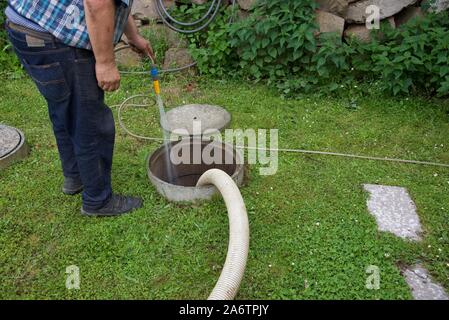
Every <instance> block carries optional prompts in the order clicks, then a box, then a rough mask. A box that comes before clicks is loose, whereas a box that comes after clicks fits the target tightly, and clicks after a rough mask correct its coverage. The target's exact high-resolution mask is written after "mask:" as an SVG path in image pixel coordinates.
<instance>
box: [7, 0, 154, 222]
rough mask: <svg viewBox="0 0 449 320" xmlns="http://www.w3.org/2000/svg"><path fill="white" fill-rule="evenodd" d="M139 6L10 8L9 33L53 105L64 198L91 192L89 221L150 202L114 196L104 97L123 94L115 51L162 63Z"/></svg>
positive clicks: (45, 0) (93, 3) (125, 0)
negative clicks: (135, 11) (119, 46)
mask: <svg viewBox="0 0 449 320" xmlns="http://www.w3.org/2000/svg"><path fill="white" fill-rule="evenodd" d="M132 1H133V0H8V8H7V9H6V11H5V13H6V16H7V23H6V29H7V32H8V36H9V39H10V41H11V43H12V45H13V47H14V49H15V52H16V54H17V56H18V57H19V59H20V61H21V63H22V64H23V66H24V69H25V70H26V71H27V73H28V74H29V75H30V76H31V78H32V79H33V80H34V82H35V83H36V86H37V88H38V89H39V91H40V93H41V94H42V95H43V96H44V97H45V99H46V101H47V104H48V111H49V116H50V119H51V122H52V124H53V131H54V134H55V137H56V142H57V145H58V150H59V155H60V159H61V163H62V170H63V174H64V185H63V188H62V190H63V192H64V193H65V194H68V195H74V194H77V193H80V192H81V191H83V194H82V199H83V205H82V207H81V213H82V214H85V215H89V216H116V215H120V214H123V213H126V212H130V211H132V210H134V209H137V208H140V207H141V206H142V200H141V199H140V198H135V197H126V196H122V195H117V194H113V193H112V188H111V166H112V155H113V149H114V137H115V125H114V118H113V116H112V112H111V110H110V109H109V108H108V107H107V106H106V105H105V103H104V91H115V90H117V89H118V88H119V86H120V74H119V71H118V69H117V66H116V64H115V59H114V45H115V44H116V43H117V42H118V41H119V40H120V38H121V36H122V33H125V34H126V36H127V38H128V40H129V42H130V44H131V45H132V46H133V47H134V48H135V49H136V50H137V51H139V52H141V53H143V54H146V55H148V56H151V57H152V58H153V59H154V54H153V50H152V48H151V45H150V43H149V42H148V41H146V40H145V39H144V38H142V37H141V36H140V35H139V34H138V30H137V28H136V25H135V24H134V20H133V19H132V17H131V15H130V10H131V6H132Z"/></svg>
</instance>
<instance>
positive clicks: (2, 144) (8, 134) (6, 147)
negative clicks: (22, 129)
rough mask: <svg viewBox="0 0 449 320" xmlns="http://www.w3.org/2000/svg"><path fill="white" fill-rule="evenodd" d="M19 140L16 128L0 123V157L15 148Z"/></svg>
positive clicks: (20, 139)
mask: <svg viewBox="0 0 449 320" xmlns="http://www.w3.org/2000/svg"><path fill="white" fill-rule="evenodd" d="M21 141H22V138H21V135H20V133H19V132H18V131H17V130H16V129H14V128H12V127H8V126H5V125H2V124H0V158H3V157H6V156H7V155H8V154H10V153H11V152H13V151H14V150H15V149H17V147H18V146H19V144H20V142H21Z"/></svg>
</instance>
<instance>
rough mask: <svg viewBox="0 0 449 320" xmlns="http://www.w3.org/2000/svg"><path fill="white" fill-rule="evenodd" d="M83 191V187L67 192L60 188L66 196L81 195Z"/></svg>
mask: <svg viewBox="0 0 449 320" xmlns="http://www.w3.org/2000/svg"><path fill="white" fill-rule="evenodd" d="M81 191H83V187H81V188H79V189H76V190H68V189H65V188H62V193H64V194H65V195H67V196H74V195H75V194H78V193H81Z"/></svg>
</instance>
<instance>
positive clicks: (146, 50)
mask: <svg viewBox="0 0 449 320" xmlns="http://www.w3.org/2000/svg"><path fill="white" fill-rule="evenodd" d="M124 31H125V35H126V38H128V42H129V44H130V45H131V46H132V47H133V48H134V49H137V50H136V51H138V52H139V53H141V54H144V55H146V56H148V57H150V58H151V59H152V60H153V62H155V60H156V57H155V56H154V52H153V48H152V47H151V44H150V43H149V42H148V41H147V40H145V39H144V38H143V37H142V36H141V35H140V34H139V30H138V29H137V26H136V23H135V22H134V18H133V17H132V15H129V17H128V22H127V24H126V27H125V30H124Z"/></svg>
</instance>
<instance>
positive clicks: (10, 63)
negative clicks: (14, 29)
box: [0, 1, 21, 72]
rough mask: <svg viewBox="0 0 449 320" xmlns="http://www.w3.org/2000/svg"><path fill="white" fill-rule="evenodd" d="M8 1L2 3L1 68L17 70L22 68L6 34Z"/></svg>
mask: <svg viewBox="0 0 449 320" xmlns="http://www.w3.org/2000/svg"><path fill="white" fill-rule="evenodd" d="M6 6H7V2H6V1H2V2H1V3H0V67H1V68H0V70H1V72H16V71H19V70H20V68H21V67H20V63H19V61H18V59H17V58H16V56H15V55H14V52H13V50H12V48H11V45H10V43H9V42H8V38H7V36H6V30H5V28H4V25H5V20H6V17H5V14H4V11H5V8H6Z"/></svg>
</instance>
